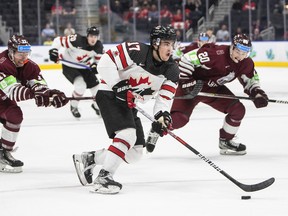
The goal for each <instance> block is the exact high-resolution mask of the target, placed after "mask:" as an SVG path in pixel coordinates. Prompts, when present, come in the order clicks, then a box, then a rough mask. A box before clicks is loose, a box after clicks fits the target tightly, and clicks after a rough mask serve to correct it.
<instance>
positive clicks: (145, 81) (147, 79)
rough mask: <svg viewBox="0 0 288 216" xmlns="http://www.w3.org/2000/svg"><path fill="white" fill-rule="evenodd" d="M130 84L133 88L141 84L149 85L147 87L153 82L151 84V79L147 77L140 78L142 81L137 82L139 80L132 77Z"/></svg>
mask: <svg viewBox="0 0 288 216" xmlns="http://www.w3.org/2000/svg"><path fill="white" fill-rule="evenodd" d="M129 83H130V85H131V87H135V86H139V85H141V84H147V85H150V84H151V82H149V77H146V78H142V77H140V79H139V80H138V81H137V79H134V78H132V77H130V79H129Z"/></svg>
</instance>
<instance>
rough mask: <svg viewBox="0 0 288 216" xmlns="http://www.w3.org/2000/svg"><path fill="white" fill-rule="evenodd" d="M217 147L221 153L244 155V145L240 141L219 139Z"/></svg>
mask: <svg viewBox="0 0 288 216" xmlns="http://www.w3.org/2000/svg"><path fill="white" fill-rule="evenodd" d="M219 148H220V154H221V155H245V154H246V146H245V145H243V144H242V143H236V142H234V141H233V140H226V139H221V138H220V139H219Z"/></svg>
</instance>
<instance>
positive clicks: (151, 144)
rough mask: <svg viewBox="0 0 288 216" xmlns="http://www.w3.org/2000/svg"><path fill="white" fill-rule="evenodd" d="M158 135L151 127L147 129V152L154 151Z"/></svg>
mask: <svg viewBox="0 0 288 216" xmlns="http://www.w3.org/2000/svg"><path fill="white" fill-rule="evenodd" d="M159 136H160V135H159V134H158V133H156V132H154V131H153V130H152V129H151V130H150V131H149V134H148V137H147V140H146V142H145V146H146V150H147V152H149V153H151V152H153V151H154V149H155V146H156V143H157V140H158V138H159Z"/></svg>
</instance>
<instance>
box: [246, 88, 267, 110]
mask: <svg viewBox="0 0 288 216" xmlns="http://www.w3.org/2000/svg"><path fill="white" fill-rule="evenodd" d="M250 96H251V97H252V98H254V99H253V103H254V105H255V107H256V108H261V107H266V106H267V105H268V96H267V94H266V93H265V92H264V91H263V90H262V89H260V88H254V89H252V91H251V94H250Z"/></svg>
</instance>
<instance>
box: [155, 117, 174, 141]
mask: <svg viewBox="0 0 288 216" xmlns="http://www.w3.org/2000/svg"><path fill="white" fill-rule="evenodd" d="M154 118H155V120H156V121H154V122H153V123H152V130H153V131H154V132H156V133H158V134H159V135H160V136H161V137H162V136H164V135H166V134H167V129H171V128H172V118H171V115H170V113H169V112H167V111H165V112H162V111H159V112H158V113H156V114H155V116H154Z"/></svg>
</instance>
